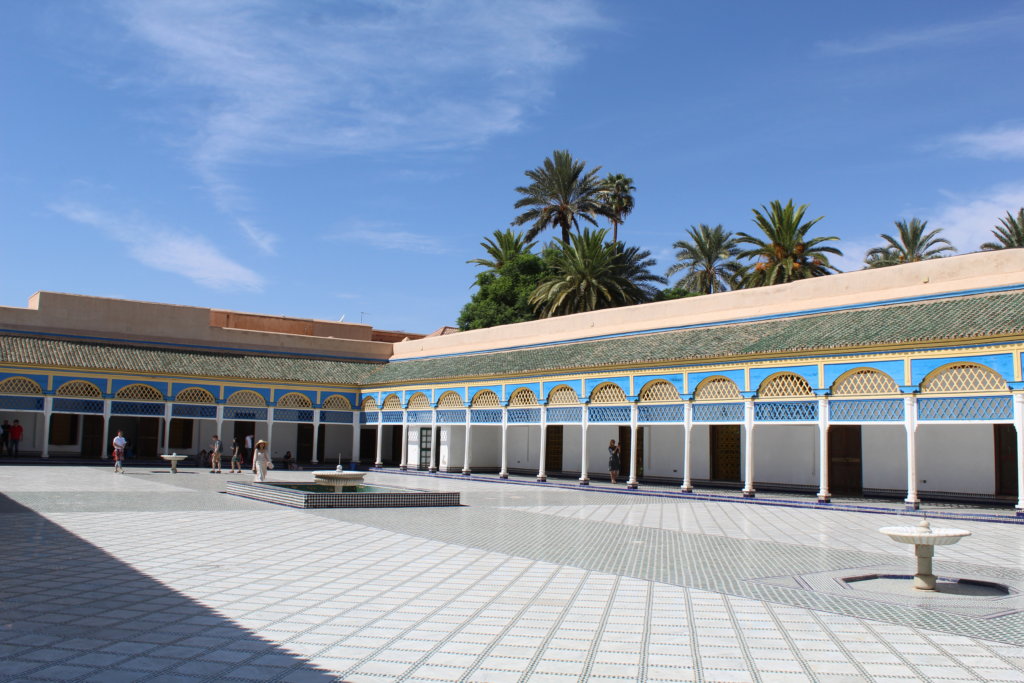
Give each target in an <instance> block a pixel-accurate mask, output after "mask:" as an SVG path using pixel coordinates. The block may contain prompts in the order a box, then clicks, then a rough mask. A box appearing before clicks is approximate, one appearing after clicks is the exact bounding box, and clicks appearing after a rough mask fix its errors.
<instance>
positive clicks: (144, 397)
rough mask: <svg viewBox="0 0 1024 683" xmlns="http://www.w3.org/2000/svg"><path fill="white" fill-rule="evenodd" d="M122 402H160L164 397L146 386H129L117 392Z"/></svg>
mask: <svg viewBox="0 0 1024 683" xmlns="http://www.w3.org/2000/svg"><path fill="white" fill-rule="evenodd" d="M117 398H118V399H119V400H122V401H162V400H164V395H163V394H161V393H160V392H159V391H157V390H156V389H154V388H153V387H151V386H149V385H148V384H129V385H128V386H126V387H123V388H122V389H121V390H120V391H118V392H117Z"/></svg>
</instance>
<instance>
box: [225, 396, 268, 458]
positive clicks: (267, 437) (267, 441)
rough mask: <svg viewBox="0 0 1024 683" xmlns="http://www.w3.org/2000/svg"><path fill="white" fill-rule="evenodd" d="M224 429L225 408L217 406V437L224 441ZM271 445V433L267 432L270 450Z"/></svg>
mask: <svg viewBox="0 0 1024 683" xmlns="http://www.w3.org/2000/svg"><path fill="white" fill-rule="evenodd" d="M268 410H269V409H268ZM267 414H268V415H269V414H270V413H269V412H268V413H267ZM222 429H224V406H223V405H218V406H217V436H219V437H221V439H222V440H223V437H224V434H223V432H222V431H221V430H222ZM269 444H270V432H267V447H268V448H269V447H270V446H269Z"/></svg>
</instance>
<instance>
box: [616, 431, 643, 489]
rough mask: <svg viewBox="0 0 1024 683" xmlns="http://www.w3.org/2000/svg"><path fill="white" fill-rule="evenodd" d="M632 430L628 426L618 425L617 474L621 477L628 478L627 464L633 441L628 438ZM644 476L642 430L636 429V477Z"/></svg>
mask: <svg viewBox="0 0 1024 683" xmlns="http://www.w3.org/2000/svg"><path fill="white" fill-rule="evenodd" d="M632 431H633V430H632V429H630V427H629V426H628V425H619V450H620V451H621V453H622V455H620V456H619V468H620V469H619V473H620V474H622V476H623V477H628V476H629V463H630V458H631V457H633V456H632V451H631V450H630V449H631V448H632V447H633V439H632V438H630V434H631V433H632ZM642 476H644V428H643V427H637V429H636V477H637V479H639V478H640V477H642Z"/></svg>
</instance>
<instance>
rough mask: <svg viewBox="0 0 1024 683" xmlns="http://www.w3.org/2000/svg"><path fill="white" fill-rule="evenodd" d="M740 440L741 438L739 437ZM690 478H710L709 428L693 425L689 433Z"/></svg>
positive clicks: (703, 425)
mask: <svg viewBox="0 0 1024 683" xmlns="http://www.w3.org/2000/svg"><path fill="white" fill-rule="evenodd" d="M741 439H742V437H741ZM690 449H691V455H690V478H691V479H710V478H711V428H710V426H708V425H705V424H700V425H694V426H693V429H692V430H691V431H690Z"/></svg>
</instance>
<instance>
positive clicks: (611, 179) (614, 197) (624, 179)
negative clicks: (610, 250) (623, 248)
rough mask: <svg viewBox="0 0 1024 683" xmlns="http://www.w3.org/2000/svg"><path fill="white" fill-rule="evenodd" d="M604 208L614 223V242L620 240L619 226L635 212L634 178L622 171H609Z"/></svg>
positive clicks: (605, 187)
mask: <svg viewBox="0 0 1024 683" xmlns="http://www.w3.org/2000/svg"><path fill="white" fill-rule="evenodd" d="M604 189H605V195H604V210H605V215H607V216H608V220H609V221H610V222H611V224H612V242H618V241H619V226H620V225H622V223H623V221H624V220H625V219H626V216H628V215H629V214H631V213H632V212H633V206H634V201H633V193H634V192H636V185H634V184H633V179H632V178H630V177H628V176H626V175H625V174H622V173H609V174H608V175H607V176H606V177H605V179H604Z"/></svg>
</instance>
